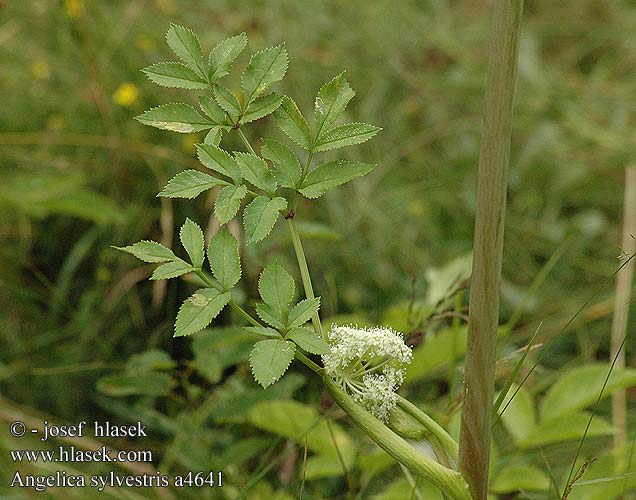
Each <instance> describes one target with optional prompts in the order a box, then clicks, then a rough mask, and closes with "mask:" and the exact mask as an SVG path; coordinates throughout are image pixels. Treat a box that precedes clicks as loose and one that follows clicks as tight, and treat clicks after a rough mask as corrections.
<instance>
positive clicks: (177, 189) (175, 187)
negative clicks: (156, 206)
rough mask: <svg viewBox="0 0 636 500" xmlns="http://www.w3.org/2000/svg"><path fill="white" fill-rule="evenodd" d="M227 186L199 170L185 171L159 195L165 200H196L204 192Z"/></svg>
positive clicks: (175, 177) (171, 181)
mask: <svg viewBox="0 0 636 500" xmlns="http://www.w3.org/2000/svg"><path fill="white" fill-rule="evenodd" d="M223 185H227V182H225V181H222V180H221V179H217V178H216V177H212V176H211V175H208V174H206V173H204V172H199V171H198V170H184V171H183V172H179V173H178V174H177V175H175V176H174V177H173V178H172V179H170V180H169V181H168V184H166V187H164V188H163V190H162V191H161V192H160V193H159V194H158V195H157V196H162V197H165V198H189V199H192V198H195V197H197V196H199V195H200V194H201V193H202V192H203V191H206V190H208V189H212V188H213V187H215V186H223Z"/></svg>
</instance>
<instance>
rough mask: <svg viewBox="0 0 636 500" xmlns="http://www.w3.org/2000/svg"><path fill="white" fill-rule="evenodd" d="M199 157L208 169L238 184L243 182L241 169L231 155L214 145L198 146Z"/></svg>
mask: <svg viewBox="0 0 636 500" xmlns="http://www.w3.org/2000/svg"><path fill="white" fill-rule="evenodd" d="M197 156H198V157H199V161H200V162H201V163H203V164H204V165H205V166H206V167H208V168H209V169H211V170H214V171H215V172H218V173H219V174H222V175H225V176H226V177H229V178H230V179H232V180H233V181H234V182H235V183H236V184H240V182H241V181H242V180H243V177H242V175H241V169H240V168H239V166H238V165H237V163H236V160H234V158H232V157H231V156H230V154H229V153H227V152H226V151H223V150H222V149H221V148H219V147H218V146H215V145H214V144H197Z"/></svg>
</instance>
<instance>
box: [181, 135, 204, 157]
mask: <svg viewBox="0 0 636 500" xmlns="http://www.w3.org/2000/svg"><path fill="white" fill-rule="evenodd" d="M199 142H201V140H200V139H199V136H198V135H197V134H187V135H185V136H184V137H183V139H182V140H181V149H183V151H184V152H185V153H188V154H192V153H194V152H195V151H196V149H197V148H196V146H195V144H198V143H199Z"/></svg>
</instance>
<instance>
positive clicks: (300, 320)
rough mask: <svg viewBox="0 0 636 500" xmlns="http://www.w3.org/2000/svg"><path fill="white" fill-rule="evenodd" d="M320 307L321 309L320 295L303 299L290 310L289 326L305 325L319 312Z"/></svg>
mask: <svg viewBox="0 0 636 500" xmlns="http://www.w3.org/2000/svg"><path fill="white" fill-rule="evenodd" d="M318 309H320V297H315V298H313V299H305V300H301V301H300V302H299V303H298V304H296V305H295V306H294V307H292V308H291V311H289V319H288V321H287V327H288V328H298V327H299V326H303V325H304V324H305V323H307V321H309V320H310V319H311V317H312V316H313V315H314V314H318Z"/></svg>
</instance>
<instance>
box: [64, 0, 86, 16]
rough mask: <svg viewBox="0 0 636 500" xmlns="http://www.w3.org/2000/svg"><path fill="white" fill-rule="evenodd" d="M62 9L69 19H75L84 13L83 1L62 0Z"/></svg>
mask: <svg viewBox="0 0 636 500" xmlns="http://www.w3.org/2000/svg"><path fill="white" fill-rule="evenodd" d="M64 8H65V9H66V13H67V14H68V16H69V17H73V18H77V17H79V16H80V15H81V14H82V12H84V2H83V0H64Z"/></svg>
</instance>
